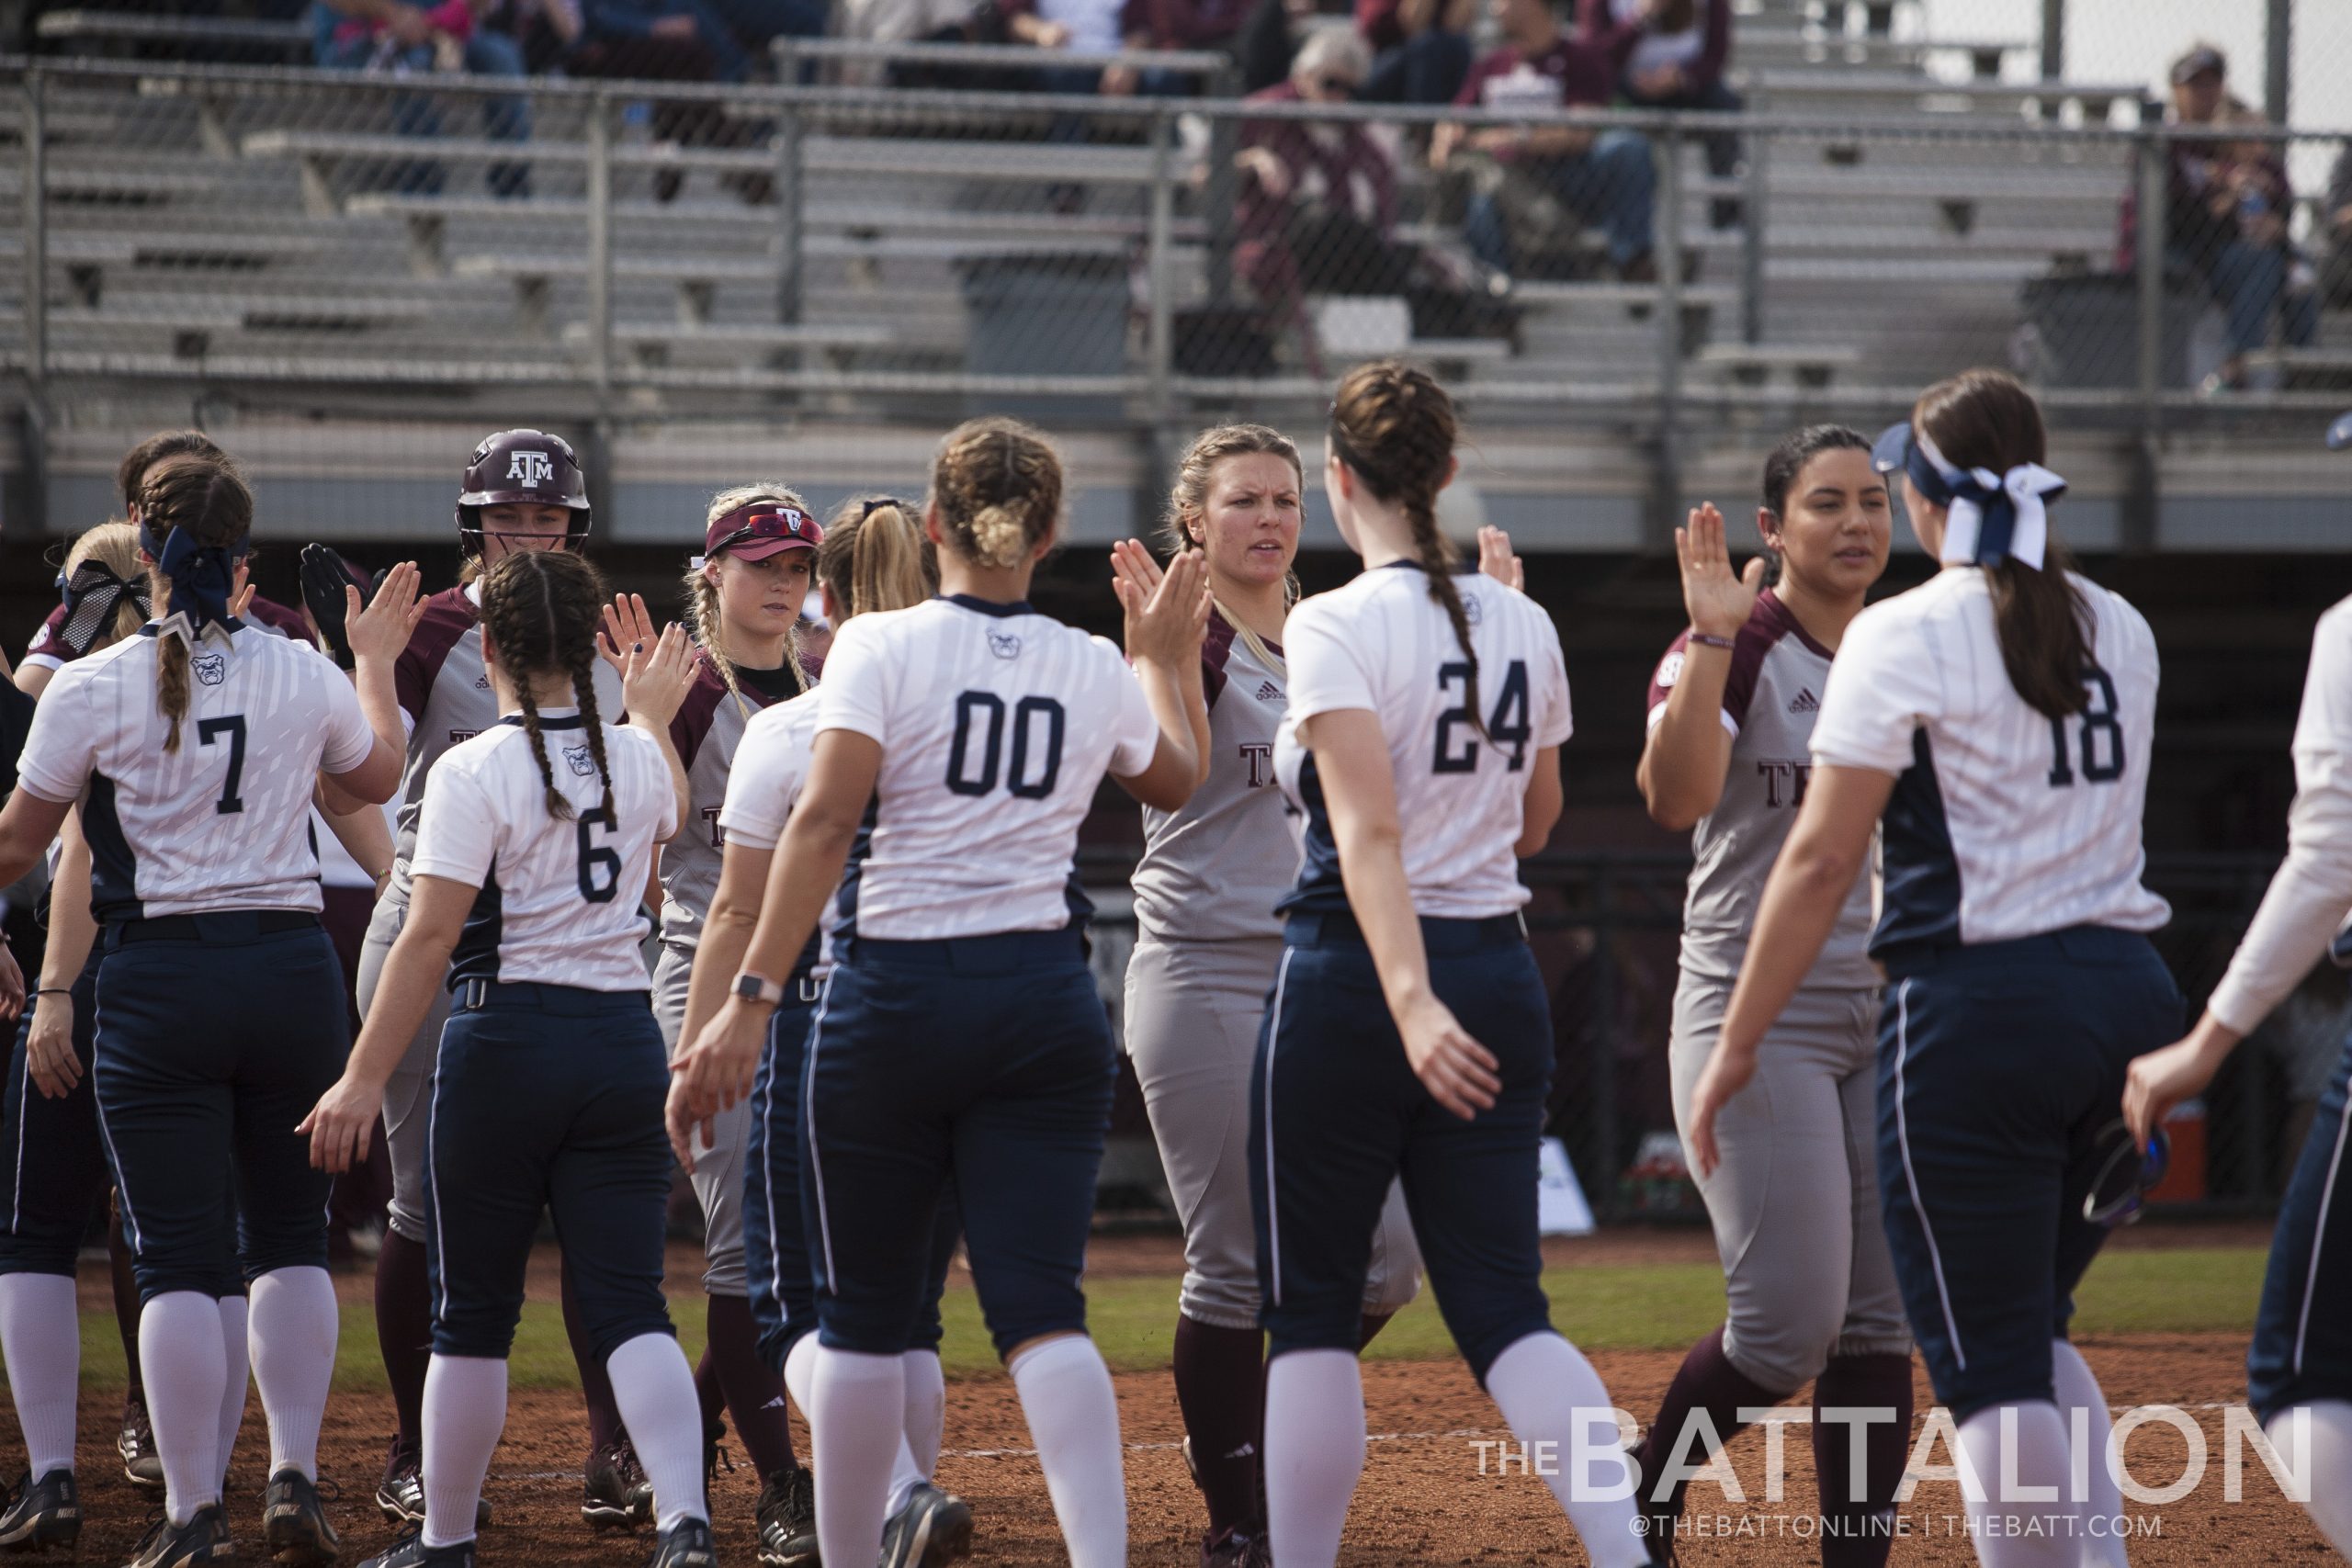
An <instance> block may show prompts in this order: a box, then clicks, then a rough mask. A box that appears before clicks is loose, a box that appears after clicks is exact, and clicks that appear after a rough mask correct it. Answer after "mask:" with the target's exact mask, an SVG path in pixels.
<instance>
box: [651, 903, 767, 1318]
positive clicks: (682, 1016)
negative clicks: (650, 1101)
mask: <svg viewBox="0 0 2352 1568" xmlns="http://www.w3.org/2000/svg"><path fill="white" fill-rule="evenodd" d="M694 966H695V950H694V949H693V948H691V947H689V946H686V945H685V944H684V943H682V942H663V943H662V952H661V955H660V956H659V957H657V958H655V959H654V961H653V1021H654V1022H656V1023H658V1024H660V1025H661V1026H662V1043H663V1044H665V1045H667V1046H668V1047H669V1048H670V1055H671V1056H672V1058H673V1059H674V1058H675V1057H676V1056H677V1055H678V1050H679V1046H680V1041H679V1039H678V1034H679V1032H680V1031H681V1030H683V1029H684V1027H685V1022H686V982H687V980H688V979H689V978H690V977H691V976H692V975H693V973H694ZM751 1131H752V1101H751V1100H750V1098H749V1097H748V1096H746V1097H745V1098H744V1099H742V1100H738V1101H736V1103H735V1108H734V1109H733V1110H732V1111H720V1112H719V1113H718V1115H717V1116H716V1117H714V1118H713V1119H712V1121H711V1141H710V1142H709V1143H708V1144H704V1143H701V1142H699V1141H697V1142H696V1144H695V1168H694V1173H693V1175H692V1176H691V1177H689V1178H688V1179H689V1180H690V1181H691V1182H692V1183H693V1184H694V1190H695V1201H697V1202H698V1203H700V1204H701V1205H702V1223H703V1240H702V1256H703V1270H702V1288H703V1292H704V1293H705V1294H707V1295H713V1296H742V1295H749V1294H750V1293H751V1282H750V1280H747V1279H746V1278H745V1277H744V1274H743V1152H744V1149H745V1146H746V1145H748V1144H749V1142H750V1139H751Z"/></svg>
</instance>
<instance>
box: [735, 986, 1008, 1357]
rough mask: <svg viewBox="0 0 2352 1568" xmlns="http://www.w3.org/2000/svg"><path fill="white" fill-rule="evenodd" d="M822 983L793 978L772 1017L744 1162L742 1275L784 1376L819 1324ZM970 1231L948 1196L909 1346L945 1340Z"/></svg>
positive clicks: (756, 1320)
mask: <svg viewBox="0 0 2352 1568" xmlns="http://www.w3.org/2000/svg"><path fill="white" fill-rule="evenodd" d="M821 985H822V982H820V980H818V978H817V977H816V976H814V975H812V974H810V973H809V972H808V971H807V970H799V971H796V972H795V973H794V975H793V976H792V978H790V979H789V980H786V982H785V986H784V1003H783V1005H782V1006H781V1007H779V1008H777V1009H776V1010H775V1018H774V1019H772V1020H770V1021H769V1023H768V1043H767V1047H766V1049H765V1050H763V1051H762V1052H761V1054H760V1067H759V1073H758V1075H757V1076H756V1077H754V1078H753V1079H752V1121H751V1132H750V1134H749V1137H748V1141H747V1143H746V1145H745V1148H746V1155H745V1158H744V1161H743V1183H744V1191H743V1258H744V1270H743V1273H744V1282H745V1284H746V1285H747V1286H748V1287H749V1294H750V1296H751V1301H752V1325H753V1326H754V1327H755V1328H756V1329H757V1330H758V1332H759V1344H760V1357H761V1359H763V1360H764V1361H766V1362H767V1364H768V1367H769V1369H770V1370H771V1371H775V1373H776V1374H777V1375H779V1376H781V1375H782V1374H783V1371H784V1360H785V1358H786V1356H788V1355H790V1354H791V1353H792V1348H793V1346H794V1345H796V1344H797V1343H798V1342H799V1340H800V1337H801V1336H802V1335H804V1334H810V1333H814V1332H815V1331H816V1327H817V1280H816V1276H815V1275H814V1274H813V1273H812V1272H810V1269H809V1231H808V1227H807V1226H806V1225H804V1224H801V1221H800V1092H801V1087H802V1086H801V1069H802V1066H804V1065H805V1064H806V1062H807V1061H808V1044H809V1021H810V1020H811V1019H813V1018H815V1017H816V1014H817V998H818V996H819V993H820V987H821ZM961 1234H962V1223H961V1220H960V1218H959V1216H958V1214H957V1212H956V1204H955V1201H954V1200H953V1197H952V1196H951V1197H950V1198H949V1199H948V1200H947V1201H944V1202H942V1203H941V1204H940V1206H939V1217H938V1221H937V1223H936V1224H934V1225H933V1228H932V1244H931V1245H932V1252H931V1283H930V1288H929V1291H928V1293H927V1294H926V1296H925V1298H924V1303H923V1312H922V1316H920V1317H919V1318H917V1319H916V1321H915V1332H914V1339H913V1342H912V1343H911V1344H910V1346H909V1347H908V1348H910V1349H916V1350H932V1351H936V1350H937V1349H938V1348H939V1341H940V1338H941V1337H942V1329H941V1326H940V1321H939V1297H940V1292H942V1291H943V1290H944V1289H945V1287H946V1283H947V1268H948V1265H949V1264H950V1263H951V1262H953V1261H954V1260H955V1257H956V1238H957V1237H958V1235H961Z"/></svg>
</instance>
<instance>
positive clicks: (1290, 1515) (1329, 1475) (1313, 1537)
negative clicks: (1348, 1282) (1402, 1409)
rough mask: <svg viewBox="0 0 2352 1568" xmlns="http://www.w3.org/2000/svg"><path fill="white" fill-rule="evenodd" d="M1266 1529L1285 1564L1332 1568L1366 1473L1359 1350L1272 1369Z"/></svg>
mask: <svg viewBox="0 0 2352 1568" xmlns="http://www.w3.org/2000/svg"><path fill="white" fill-rule="evenodd" d="M1261 1462H1262V1463H1263V1464H1264V1466H1265V1472H1266V1534H1267V1538H1268V1544H1269V1545H1271V1546H1272V1548H1273V1552H1274V1561H1275V1562H1279V1563H1281V1564H1282V1565H1283V1568H1331V1565H1332V1564H1333V1563H1335V1562H1338V1561H1339V1558H1340V1530H1341V1529H1344V1528H1345V1527H1346V1525H1347V1522H1348V1503H1349V1501H1350V1499H1351V1498H1353V1497H1354V1496H1355V1493H1356V1482H1357V1481H1358V1480H1359V1479H1361V1478H1362V1476H1363V1371H1362V1369H1360V1368H1359V1367H1358V1366H1357V1365H1356V1358H1355V1352H1354V1351H1352V1350H1289V1351H1285V1352H1283V1354H1282V1355H1279V1356H1277V1357H1275V1358H1274V1359H1272V1361H1270V1362H1268V1363H1267V1366H1266V1447H1265V1455H1264V1458H1263V1460H1262V1461H1261Z"/></svg>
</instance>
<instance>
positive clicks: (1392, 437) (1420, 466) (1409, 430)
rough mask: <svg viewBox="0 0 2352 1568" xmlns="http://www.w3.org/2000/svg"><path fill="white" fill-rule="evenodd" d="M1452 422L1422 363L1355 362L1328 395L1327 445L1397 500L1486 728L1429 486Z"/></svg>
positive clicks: (1443, 458)
mask: <svg viewBox="0 0 2352 1568" xmlns="http://www.w3.org/2000/svg"><path fill="white" fill-rule="evenodd" d="M1457 429H1458V426H1457V425H1456V423H1455V421H1454V416H1453V399H1451V398H1449V397H1447V396H1446V395H1445V389H1444V388H1442V387H1441V386H1439V385H1438V384H1437V382H1436V381H1435V380H1434V379H1433V378H1431V377H1430V374H1429V373H1428V372H1427V371H1425V370H1418V369H1415V368H1414V367H1411V366H1409V365H1404V364H1400V363H1398V362H1397V361H1396V360H1393V359H1392V360H1379V361H1375V362H1374V363H1373V364H1370V365H1360V366H1358V367H1356V368H1354V369H1353V370H1351V371H1350V372H1348V374H1347V375H1346V376H1345V377H1343V378H1341V379H1340V391H1339V395H1338V396H1337V397H1335V398H1334V399H1332V400H1331V427H1330V435H1331V449H1332V450H1333V451H1334V452H1335V453H1337V454H1338V455H1339V457H1340V461H1341V462H1343V463H1345V464H1347V466H1348V467H1349V468H1352V469H1354V470H1355V472H1356V474H1357V476H1358V477H1359V478H1361V479H1363V482H1364V485H1365V487H1366V488H1367V489H1369V490H1370V491H1372V493H1373V494H1374V496H1375V497H1376V498H1378V499H1379V500H1382V501H1385V502H1392V503H1394V504H1395V505H1397V506H1398V507H1400V508H1401V509H1402V510H1403V511H1404V513H1405V521H1406V522H1407V523H1408V524H1409V525H1411V527H1412V531H1413V558H1414V559H1415V560H1416V561H1418V562H1419V565H1420V567H1421V570H1422V572H1423V574H1424V575H1425V576H1427V577H1428V578H1429V580H1430V598H1431V599H1432V600H1434V601H1435V602H1436V603H1437V604H1438V606H1439V607H1440V608H1441V609H1442V610H1444V612H1445V618H1446V620H1447V621H1448V622H1450V623H1451V624H1452V625H1453V640H1454V641H1455V642H1456V643H1458V644H1459V645H1460V646H1461V649H1462V657H1463V659H1464V661H1465V662H1467V663H1468V665H1469V666H1470V676H1469V680H1468V682H1467V683H1466V684H1465V685H1464V689H1463V700H1464V703H1465V704H1466V705H1468V707H1469V709H1470V722H1471V724H1472V725H1473V726H1474V727H1476V729H1477V731H1478V733H1479V734H1480V735H1482V736H1483V735H1484V734H1486V732H1487V722H1486V718H1485V716H1484V715H1485V711H1486V710H1485V709H1484V707H1482V706H1481V705H1480V704H1479V701H1478V652H1477V649H1476V648H1474V647H1472V646H1471V642H1470V615H1469V612H1468V611H1466V610H1464V608H1463V605H1462V590H1461V588H1460V587H1459V586H1458V585H1456V583H1455V582H1454V581H1453V571H1454V567H1455V565H1456V564H1457V561H1456V557H1455V555H1454V550H1453V545H1452V544H1450V543H1449V542H1448V541H1447V539H1446V537H1445V536H1444V535H1443V534H1442V533H1441V532H1439V530H1438V525H1437V492H1438V491H1440V490H1442V489H1443V488H1444V487H1445V482H1446V479H1447V476H1448V473H1449V471H1450V465H1451V464H1452V462H1453V444H1454V437H1455V434H1456V432H1457Z"/></svg>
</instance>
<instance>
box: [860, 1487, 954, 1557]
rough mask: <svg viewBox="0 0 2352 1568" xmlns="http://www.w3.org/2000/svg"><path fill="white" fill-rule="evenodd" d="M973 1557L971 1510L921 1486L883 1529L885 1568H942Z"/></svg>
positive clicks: (937, 1491) (946, 1493) (934, 1489)
mask: <svg viewBox="0 0 2352 1568" xmlns="http://www.w3.org/2000/svg"><path fill="white" fill-rule="evenodd" d="M971 1553H972V1510H971V1509H970V1508H968V1507H967V1506H964V1499H962V1498H961V1497H958V1496H956V1495H954V1494H953V1493H948V1492H942V1491H941V1490H940V1489H939V1488H938V1487H936V1486H933V1484H932V1483H930V1482H928V1481H925V1482H922V1483H919V1484H917V1485H916V1487H915V1489H914V1490H913V1491H911V1492H910V1493H908V1494H907V1500H906V1502H905V1503H904V1504H903V1505H901V1506H900V1507H899V1511H898V1512H897V1513H895V1514H892V1515H891V1516H890V1517H889V1520H888V1522H887V1523H885V1524H884V1525H883V1527H882V1568H941V1565H942V1564H943V1563H947V1562H954V1561H955V1560H956V1558H958V1557H968V1556H970V1555H971Z"/></svg>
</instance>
